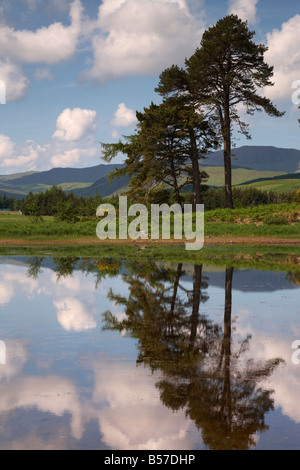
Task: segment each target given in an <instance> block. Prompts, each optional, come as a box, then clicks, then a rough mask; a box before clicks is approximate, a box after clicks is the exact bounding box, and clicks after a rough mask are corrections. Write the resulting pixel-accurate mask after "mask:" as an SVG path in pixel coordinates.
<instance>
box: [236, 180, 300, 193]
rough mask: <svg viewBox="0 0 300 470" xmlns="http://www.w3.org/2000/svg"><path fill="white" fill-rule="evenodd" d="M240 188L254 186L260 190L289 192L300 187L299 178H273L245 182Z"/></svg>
mask: <svg viewBox="0 0 300 470" xmlns="http://www.w3.org/2000/svg"><path fill="white" fill-rule="evenodd" d="M241 187H242V188H255V189H260V190H261V191H276V192H279V193H289V192H291V191H298V190H299V189H300V179H275V180H271V181H270V180H266V181H257V182H256V183H250V184H245V185H243V186H241Z"/></svg>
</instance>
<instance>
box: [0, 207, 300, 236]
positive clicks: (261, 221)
mask: <svg viewBox="0 0 300 470" xmlns="http://www.w3.org/2000/svg"><path fill="white" fill-rule="evenodd" d="M99 220H100V219H99V218H96V217H95V218H91V219H87V220H81V221H77V222H73V223H71V222H64V221H57V220H55V218H54V217H52V216H45V217H43V218H42V220H33V219H31V218H30V217H27V216H24V215H21V214H19V213H16V212H0V242H1V240H2V241H4V240H10V239H13V240H23V241H25V242H26V241H50V240H51V241H69V242H72V241H76V240H79V239H80V240H89V241H91V240H94V241H97V240H98V239H97V236H96V226H97V224H98V222H99ZM171 231H172V230H171ZM205 235H206V236H207V237H230V238H232V239H234V238H236V237H243V238H246V239H247V238H253V237H269V238H275V239H276V238H285V239H300V204H299V203H291V204H276V205H273V204H270V205H262V206H257V207H252V208H240V209H234V210H230V209H216V210H212V211H207V212H205Z"/></svg>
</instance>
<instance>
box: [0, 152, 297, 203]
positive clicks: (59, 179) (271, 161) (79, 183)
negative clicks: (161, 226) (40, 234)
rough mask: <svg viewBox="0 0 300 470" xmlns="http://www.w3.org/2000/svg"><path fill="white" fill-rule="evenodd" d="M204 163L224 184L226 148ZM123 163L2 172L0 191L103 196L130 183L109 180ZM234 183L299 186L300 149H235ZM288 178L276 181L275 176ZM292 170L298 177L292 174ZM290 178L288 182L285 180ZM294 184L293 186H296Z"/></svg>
mask: <svg viewBox="0 0 300 470" xmlns="http://www.w3.org/2000/svg"><path fill="white" fill-rule="evenodd" d="M201 165H203V166H205V167H206V168H207V172H208V173H209V175H210V178H209V180H208V185H210V186H214V187H220V186H223V185H224V168H223V166H224V162H223V151H222V150H220V151H218V152H214V153H212V154H211V155H210V156H209V157H208V159H206V160H202V161H201ZM123 166H124V165H122V164H100V165H97V166H93V167H88V168H53V169H51V170H48V171H35V172H26V173H18V174H15V175H6V176H0V195H1V194H3V193H4V194H6V195H7V196H8V197H10V196H13V197H19V198H21V197H26V196H27V194H28V193H29V192H30V191H32V192H41V191H45V190H46V189H48V188H50V187H51V186H54V185H55V186H60V187H61V188H62V189H63V190H64V191H66V192H69V191H73V192H74V194H77V195H79V196H83V197H88V196H94V195H95V194H96V192H98V194H100V195H101V196H103V197H106V196H110V195H111V194H114V193H119V192H121V191H123V190H125V189H126V188H127V186H128V183H129V178H128V177H127V176H124V177H121V178H117V179H114V180H113V181H112V183H111V184H110V183H109V181H108V180H107V175H108V173H111V172H113V171H114V170H115V169H119V168H121V167H123ZM232 169H233V173H232V175H233V184H234V185H239V184H241V183H244V184H253V185H260V187H264V186H263V185H264V184H265V183H264V181H265V180H267V183H268V184H269V185H271V184H272V185H273V186H274V185H275V184H280V185H281V186H278V188H293V187H294V186H295V187H296V188H298V187H299V186H298V184H299V179H298V180H297V176H296V175H299V174H300V150H296V149H281V148H277V147H268V146H244V147H240V148H236V149H233V150H232ZM286 174H289V176H288V179H280V180H278V181H276V180H275V181H274V180H273V178H274V177H278V176H281V178H284V176H285V175H286ZM293 174H294V175H295V177H294V178H293ZM285 181H287V183H285ZM293 185H294V186H293Z"/></svg>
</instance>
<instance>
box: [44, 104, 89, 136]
mask: <svg viewBox="0 0 300 470" xmlns="http://www.w3.org/2000/svg"><path fill="white" fill-rule="evenodd" d="M96 121H97V113H96V111H93V110H90V109H81V108H74V109H70V108H67V109H65V110H64V111H63V112H62V113H61V114H60V115H59V116H58V118H57V121H56V131H55V133H54V134H53V137H54V138H58V139H62V140H66V141H75V140H79V139H82V138H83V137H85V135H86V134H87V133H90V132H94V131H95V129H96Z"/></svg>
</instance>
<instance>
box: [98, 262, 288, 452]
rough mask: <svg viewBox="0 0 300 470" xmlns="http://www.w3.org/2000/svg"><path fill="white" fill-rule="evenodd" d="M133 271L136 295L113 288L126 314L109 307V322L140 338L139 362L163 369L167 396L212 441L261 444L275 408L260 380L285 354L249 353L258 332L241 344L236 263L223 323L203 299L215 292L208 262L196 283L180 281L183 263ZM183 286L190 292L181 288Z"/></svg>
mask: <svg viewBox="0 0 300 470" xmlns="http://www.w3.org/2000/svg"><path fill="white" fill-rule="evenodd" d="M129 271H130V272H129V274H126V275H124V276H123V277H124V281H125V282H126V283H127V284H128V286H129V292H130V294H129V297H128V298H125V297H120V296H118V295H117V294H114V293H113V292H112V291H111V292H110V293H109V298H110V300H111V301H114V302H117V303H118V304H120V305H122V306H123V307H124V308H125V314H126V318H125V319H124V320H123V321H120V322H119V321H117V319H116V318H115V317H113V316H112V315H111V313H110V312H106V313H105V320H106V323H105V328H107V329H118V330H120V331H126V332H128V333H129V334H130V335H132V336H133V337H135V338H137V339H138V348H139V355H138V363H143V364H146V365H148V366H149V367H150V368H151V370H152V371H154V370H159V371H161V372H162V373H163V378H162V379H161V380H159V381H158V382H157V384H156V386H157V388H158V389H159V391H160V397H161V400H162V402H163V403H164V404H165V405H166V406H167V407H168V408H170V409H172V410H179V409H180V408H182V409H185V411H186V414H187V416H189V417H190V418H191V419H192V420H193V421H194V423H195V425H196V426H197V428H198V429H199V430H201V432H202V439H203V442H204V444H205V445H206V446H207V447H208V448H210V449H241V450H242V449H249V448H250V447H254V446H255V435H256V433H262V432H264V431H265V430H267V429H268V427H267V425H266V424H265V414H266V413H267V412H268V411H269V410H271V409H273V399H272V396H271V395H272V391H271V390H263V389H262V388H260V387H259V386H258V383H259V382H260V381H261V380H262V379H265V378H266V377H268V376H270V375H271V374H272V372H273V370H274V368H275V367H276V366H277V365H278V364H279V362H281V359H279V358H275V359H272V360H269V361H265V362H264V363H262V362H259V363H255V362H254V361H253V360H249V359H248V360H246V359H244V360H243V354H244V353H245V352H246V351H247V349H248V347H249V342H250V340H251V337H250V336H248V337H246V338H245V339H244V340H243V341H242V342H241V343H240V344H239V345H238V346H236V345H233V340H232V334H231V333H232V318H231V311H232V282H233V274H234V270H233V268H231V267H229V268H227V269H226V272H225V308H224V320H223V324H222V325H217V324H216V323H214V322H212V321H211V320H209V318H208V317H207V316H206V315H201V314H200V305H201V303H204V302H205V301H206V300H207V299H208V297H207V295H206V294H205V293H204V290H205V288H207V281H206V279H204V278H203V274H202V266H198V265H195V266H194V272H193V289H192V290H186V289H185V288H184V286H183V285H182V283H181V282H180V281H181V278H182V277H183V275H184V270H183V266H182V265H181V264H178V266H177V268H176V269H169V270H164V269H161V268H159V267H157V266H155V265H154V264H152V266H151V269H150V267H149V266H147V269H146V270H145V269H144V268H143V267H142V266H138V267H137V266H134V265H131V266H130V270H129ZM183 292H184V293H185V294H186V299H185V300H183V297H182V295H179V293H181V294H182V293H183ZM233 346H234V347H233Z"/></svg>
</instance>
